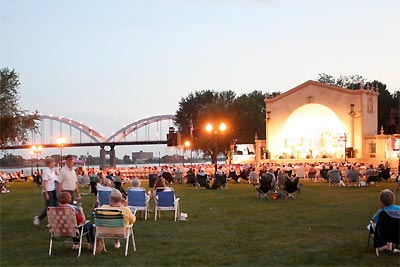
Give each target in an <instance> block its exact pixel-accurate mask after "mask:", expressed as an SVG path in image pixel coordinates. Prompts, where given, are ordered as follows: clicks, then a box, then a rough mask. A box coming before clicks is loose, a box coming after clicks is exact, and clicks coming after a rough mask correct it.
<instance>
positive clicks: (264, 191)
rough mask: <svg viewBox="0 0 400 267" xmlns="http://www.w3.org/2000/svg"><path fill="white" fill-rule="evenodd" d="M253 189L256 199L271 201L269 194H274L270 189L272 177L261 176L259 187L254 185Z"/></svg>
mask: <svg viewBox="0 0 400 267" xmlns="http://www.w3.org/2000/svg"><path fill="white" fill-rule="evenodd" d="M267 174H268V173H267ZM254 188H255V189H256V196H257V198H260V199H262V198H267V199H271V197H270V193H271V192H275V191H274V190H273V188H272V175H270V174H268V175H261V177H260V185H254Z"/></svg>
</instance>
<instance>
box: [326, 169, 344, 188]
mask: <svg viewBox="0 0 400 267" xmlns="http://www.w3.org/2000/svg"><path fill="white" fill-rule="evenodd" d="M328 180H329V182H330V183H331V184H338V185H340V183H341V180H342V173H341V172H340V170H339V169H338V168H334V167H333V166H332V165H331V166H329V171H328Z"/></svg>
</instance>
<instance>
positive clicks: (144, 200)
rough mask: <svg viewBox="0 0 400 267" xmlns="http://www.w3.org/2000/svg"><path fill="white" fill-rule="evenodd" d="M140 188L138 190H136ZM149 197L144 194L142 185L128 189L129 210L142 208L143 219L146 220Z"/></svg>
mask: <svg viewBox="0 0 400 267" xmlns="http://www.w3.org/2000/svg"><path fill="white" fill-rule="evenodd" d="M138 189H140V190H138ZM149 200H150V197H149V196H148V195H147V194H146V190H145V189H144V188H143V187H135V189H134V188H129V189H128V206H129V208H131V210H135V211H137V210H143V211H144V212H145V214H144V219H145V220H147V213H148V211H149Z"/></svg>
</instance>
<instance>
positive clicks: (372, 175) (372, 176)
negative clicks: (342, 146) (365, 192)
mask: <svg viewBox="0 0 400 267" xmlns="http://www.w3.org/2000/svg"><path fill="white" fill-rule="evenodd" d="M365 178H367V181H366V182H367V184H369V183H371V182H377V181H378V180H379V171H378V170H376V169H375V168H374V165H372V164H371V165H369V168H368V169H367V170H365Z"/></svg>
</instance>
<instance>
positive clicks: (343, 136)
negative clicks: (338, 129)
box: [340, 133, 347, 162]
mask: <svg viewBox="0 0 400 267" xmlns="http://www.w3.org/2000/svg"><path fill="white" fill-rule="evenodd" d="M340 140H341V141H343V142H344V162H346V161H347V154H346V152H347V151H346V150H347V134H346V133H344V134H343V135H342V136H340Z"/></svg>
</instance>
